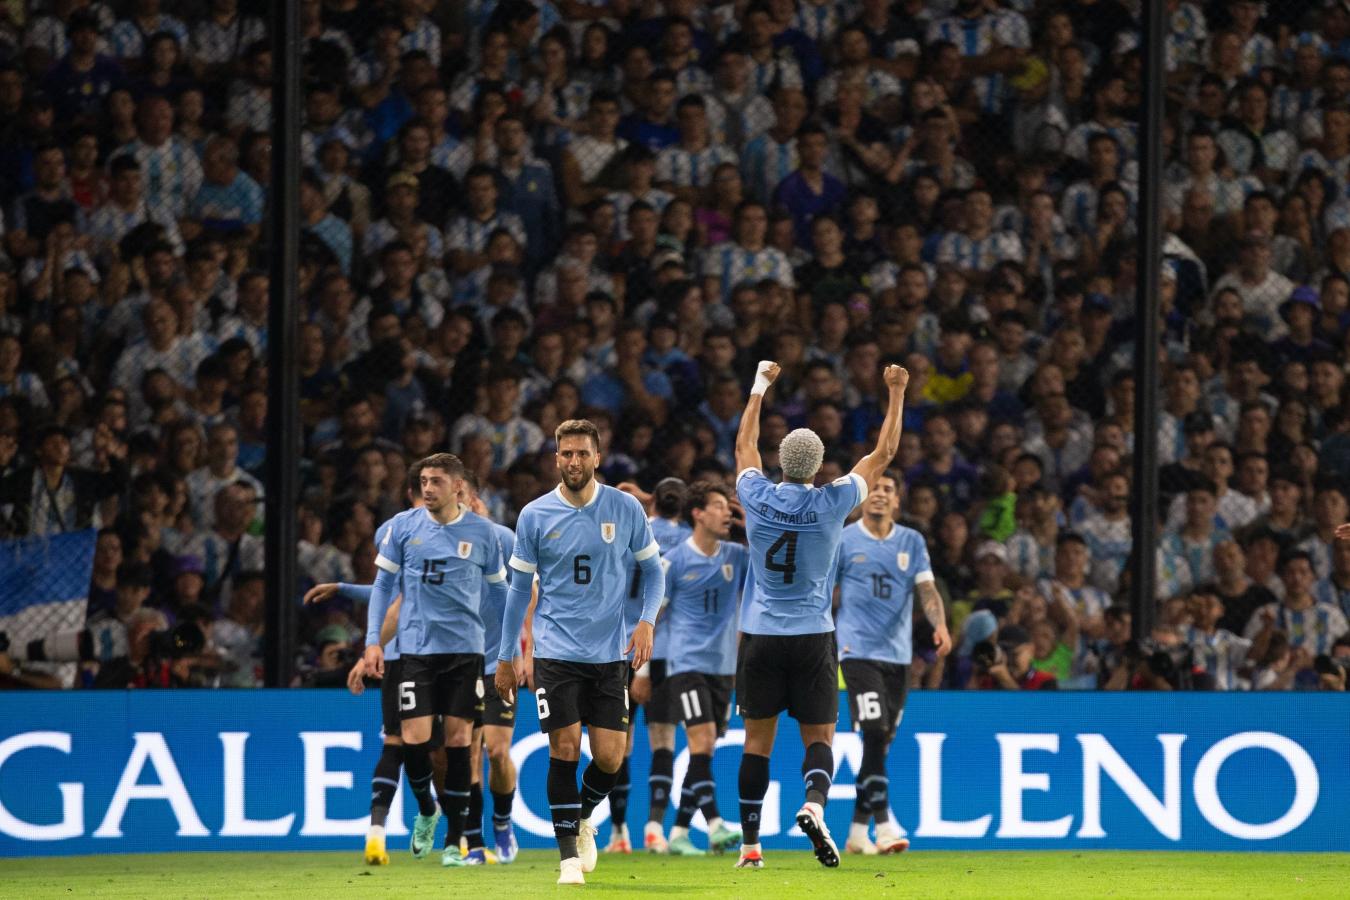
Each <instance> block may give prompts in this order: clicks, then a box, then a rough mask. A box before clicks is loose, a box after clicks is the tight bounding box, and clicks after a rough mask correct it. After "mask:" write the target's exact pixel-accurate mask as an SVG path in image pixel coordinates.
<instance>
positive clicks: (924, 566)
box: [910, 537, 936, 584]
mask: <svg viewBox="0 0 1350 900" xmlns="http://www.w3.org/2000/svg"><path fill="white" fill-rule="evenodd" d="M913 547H914V550H913V553H914V561H913V562H912V563H910V565H912V566H914V583H915V584H926V583H927V582H930V581H935V580H936V579H935V578H934V577H933V562H932V560H930V559H929V558H928V543H927V542H926V541H924V539H923V538H922V537H916V540H915V541H914V542H913Z"/></svg>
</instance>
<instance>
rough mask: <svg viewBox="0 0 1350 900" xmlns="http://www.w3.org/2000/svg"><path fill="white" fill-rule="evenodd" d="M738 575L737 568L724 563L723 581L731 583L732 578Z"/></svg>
mask: <svg viewBox="0 0 1350 900" xmlns="http://www.w3.org/2000/svg"><path fill="white" fill-rule="evenodd" d="M735 573H736V567H735V566H733V565H732V564H731V563H722V580H723V581H730V580H731V576H732V575H734V574H735Z"/></svg>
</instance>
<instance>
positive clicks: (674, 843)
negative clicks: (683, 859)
mask: <svg viewBox="0 0 1350 900" xmlns="http://www.w3.org/2000/svg"><path fill="white" fill-rule="evenodd" d="M738 839H739V836H738ZM669 853H670V855H671V856H704V855H706V854H704V852H703V851H702V850H700V849H698V848H697V847H695V846H694V842H693V841H691V840H689V835H687V834H682V835H680V836H679V837H672V838H671V839H670V850H669Z"/></svg>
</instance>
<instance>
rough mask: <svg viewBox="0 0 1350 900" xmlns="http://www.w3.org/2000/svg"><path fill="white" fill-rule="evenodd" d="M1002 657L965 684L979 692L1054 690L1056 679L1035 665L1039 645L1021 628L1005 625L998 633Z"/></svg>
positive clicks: (1057, 684) (972, 676) (1019, 626)
mask: <svg viewBox="0 0 1350 900" xmlns="http://www.w3.org/2000/svg"><path fill="white" fill-rule="evenodd" d="M998 650H999V654H998V655H997V656H996V657H995V661H994V663H993V665H990V666H989V667H988V668H987V670H985V671H984V672H978V671H977V672H975V673H973V674H972V675H971V678H970V681H969V682H968V683H967V684H966V685H965V687H966V688H967V689H971V690H980V691H993V690H997V691H1053V690H1056V689H1058V687H1059V683H1058V682H1057V681H1056V680H1055V676H1054V675H1051V674H1050V673H1048V672H1042V671H1039V670H1037V669H1036V668H1034V667H1033V666H1032V662H1033V661H1034V659H1035V655H1036V645H1035V642H1034V641H1033V640H1032V637H1031V634H1030V632H1028V631H1027V630H1026V629H1025V628H1023V627H1022V626H1021V625H1004V626H1003V627H1002V628H1000V629H999V632H998Z"/></svg>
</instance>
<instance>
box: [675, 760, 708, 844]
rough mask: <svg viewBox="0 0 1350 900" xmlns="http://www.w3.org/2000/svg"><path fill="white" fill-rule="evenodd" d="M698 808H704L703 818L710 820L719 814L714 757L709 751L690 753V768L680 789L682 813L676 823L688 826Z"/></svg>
mask: <svg viewBox="0 0 1350 900" xmlns="http://www.w3.org/2000/svg"><path fill="white" fill-rule="evenodd" d="M696 809H701V810H703V818H704V819H706V820H707V821H709V822H711V821H712V820H713V819H715V818H717V816H718V813H717V798H716V792H715V790H714V785H713V777H712V757H711V756H710V755H708V754H707V753H691V754H689V768H688V769H687V770H686V771H685V774H684V785H683V786H682V787H681V789H680V814H679V816H678V817H677V818H676V819H675V824H676V825H681V826H683V827H685V828H688V827H689V823H690V822H692V821H693V818H694V810H696Z"/></svg>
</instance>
